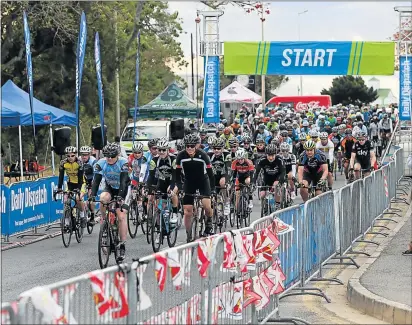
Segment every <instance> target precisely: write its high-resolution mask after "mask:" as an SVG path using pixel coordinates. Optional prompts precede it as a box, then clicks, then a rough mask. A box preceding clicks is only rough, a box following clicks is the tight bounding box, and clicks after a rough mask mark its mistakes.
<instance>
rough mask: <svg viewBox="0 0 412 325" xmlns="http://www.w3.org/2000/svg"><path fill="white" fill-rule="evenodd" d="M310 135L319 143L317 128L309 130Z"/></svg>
mask: <svg viewBox="0 0 412 325" xmlns="http://www.w3.org/2000/svg"><path fill="white" fill-rule="evenodd" d="M309 137H310V139H311V140H312V141H313V142H315V143H317V142H318V141H319V132H318V131H317V130H315V129H312V130H310V131H309Z"/></svg>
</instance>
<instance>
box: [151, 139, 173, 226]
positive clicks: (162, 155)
mask: <svg viewBox="0 0 412 325" xmlns="http://www.w3.org/2000/svg"><path fill="white" fill-rule="evenodd" d="M169 149H170V143H169V141H167V140H165V139H160V140H159V141H157V150H158V152H159V155H158V156H157V157H154V158H153V159H152V161H151V162H150V167H149V170H150V172H149V178H148V180H147V186H148V187H149V188H151V187H152V186H156V191H159V192H162V193H169V192H171V193H172V215H171V217H170V225H171V227H174V226H176V223H177V221H178V220H177V205H178V201H179V200H178V197H177V192H178V191H177V186H176V179H175V176H174V174H175V171H176V156H174V155H172V154H170V153H169Z"/></svg>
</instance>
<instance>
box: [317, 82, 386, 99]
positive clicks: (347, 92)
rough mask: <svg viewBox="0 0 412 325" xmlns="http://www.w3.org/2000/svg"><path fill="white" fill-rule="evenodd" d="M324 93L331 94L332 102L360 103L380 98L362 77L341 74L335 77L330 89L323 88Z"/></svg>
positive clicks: (322, 92)
mask: <svg viewBox="0 0 412 325" xmlns="http://www.w3.org/2000/svg"><path fill="white" fill-rule="evenodd" d="M321 94H322V95H330V97H331V98H332V104H333V105H336V104H343V105H349V104H352V105H360V104H362V103H363V104H369V103H371V102H373V101H374V100H376V99H377V98H378V93H377V91H376V90H373V88H372V87H370V88H368V87H367V86H366V85H365V81H364V80H363V79H362V77H354V76H341V77H337V78H334V79H333V81H332V86H331V87H330V88H329V89H327V90H326V89H323V90H322V91H321Z"/></svg>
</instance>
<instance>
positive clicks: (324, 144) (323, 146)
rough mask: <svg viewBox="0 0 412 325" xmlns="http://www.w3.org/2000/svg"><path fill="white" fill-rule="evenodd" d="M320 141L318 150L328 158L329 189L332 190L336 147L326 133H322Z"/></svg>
mask: <svg viewBox="0 0 412 325" xmlns="http://www.w3.org/2000/svg"><path fill="white" fill-rule="evenodd" d="M319 138H320V141H319V142H318V143H316V149H318V150H320V151H322V152H323V153H324V154H325V156H326V158H327V163H328V170H329V174H328V186H329V189H330V190H331V189H332V185H333V159H334V157H335V156H334V152H335V146H334V144H333V143H332V141H331V140H329V137H328V134H327V133H326V132H322V133H321V134H320V136H319Z"/></svg>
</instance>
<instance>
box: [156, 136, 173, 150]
mask: <svg viewBox="0 0 412 325" xmlns="http://www.w3.org/2000/svg"><path fill="white" fill-rule="evenodd" d="M157 147H158V148H159V149H170V143H169V141H167V140H166V139H163V138H162V139H159V141H157Z"/></svg>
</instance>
